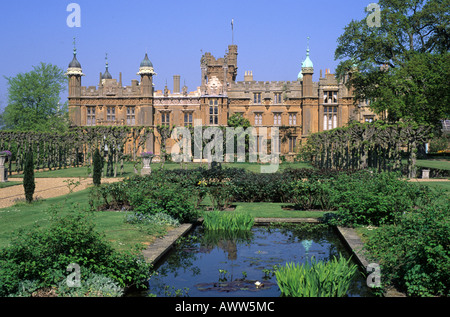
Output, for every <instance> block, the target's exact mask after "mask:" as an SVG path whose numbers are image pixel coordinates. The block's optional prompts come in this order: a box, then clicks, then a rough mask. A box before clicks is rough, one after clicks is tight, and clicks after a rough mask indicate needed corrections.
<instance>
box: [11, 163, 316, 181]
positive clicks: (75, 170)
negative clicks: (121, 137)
mask: <svg viewBox="0 0 450 317" xmlns="http://www.w3.org/2000/svg"><path fill="white" fill-rule="evenodd" d="M201 166H203V167H205V168H206V167H207V166H208V164H207V163H188V164H184V165H181V164H180V163H173V162H166V163H164V164H163V163H152V165H151V167H152V169H160V168H163V169H167V170H172V169H177V168H187V169H193V168H198V167H201ZM261 166H262V164H258V163H222V167H224V168H225V167H234V168H244V169H246V170H249V171H253V172H257V173H259V172H260V171H261ZM267 166H268V165H267ZM286 168H313V167H312V166H311V164H309V163H307V162H295V163H288V162H284V163H281V164H280V165H279V170H280V171H282V170H284V169H286ZM137 169H138V173H139V172H140V170H141V165H138V166H137ZM104 171H106V168H104ZM104 175H105V173H104ZM133 175H134V164H133V163H125V164H124V173H123V174H120V168H119V167H118V169H117V177H130V176H133ZM34 176H35V177H36V178H51V177H88V176H89V172H88V168H87V167H86V166H83V167H69V168H66V169H56V170H53V171H36V172H35V173H34ZM22 177H23V174H19V175H11V176H9V178H22Z"/></svg>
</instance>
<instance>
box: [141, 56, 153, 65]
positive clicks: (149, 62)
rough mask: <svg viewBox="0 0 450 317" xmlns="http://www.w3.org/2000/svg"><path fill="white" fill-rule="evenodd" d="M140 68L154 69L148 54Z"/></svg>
mask: <svg viewBox="0 0 450 317" xmlns="http://www.w3.org/2000/svg"><path fill="white" fill-rule="evenodd" d="M140 67H153V64H152V62H151V61H150V60H149V59H148V54H147V53H145V57H144V59H143V60H142V62H141V66H140Z"/></svg>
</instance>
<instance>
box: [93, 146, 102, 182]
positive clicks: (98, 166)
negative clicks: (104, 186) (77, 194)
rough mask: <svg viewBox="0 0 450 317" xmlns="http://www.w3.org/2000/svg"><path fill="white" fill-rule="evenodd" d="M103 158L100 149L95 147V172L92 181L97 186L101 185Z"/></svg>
mask: <svg viewBox="0 0 450 317" xmlns="http://www.w3.org/2000/svg"><path fill="white" fill-rule="evenodd" d="M102 169H103V160H102V157H101V156H100V152H99V150H98V149H95V152H94V157H93V174H92V182H93V183H94V185H96V186H100V184H101V178H102Z"/></svg>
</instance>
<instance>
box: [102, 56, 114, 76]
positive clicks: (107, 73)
mask: <svg viewBox="0 0 450 317" xmlns="http://www.w3.org/2000/svg"><path fill="white" fill-rule="evenodd" d="M105 68H106V70H105V73H104V74H103V76H102V79H112V76H111V74H110V73H109V71H108V68H109V66H108V53H106V56H105Z"/></svg>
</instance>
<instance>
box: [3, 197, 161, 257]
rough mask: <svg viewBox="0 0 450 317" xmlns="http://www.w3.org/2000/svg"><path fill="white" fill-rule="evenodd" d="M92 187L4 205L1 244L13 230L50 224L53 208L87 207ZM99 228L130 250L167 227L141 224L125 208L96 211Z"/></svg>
mask: <svg viewBox="0 0 450 317" xmlns="http://www.w3.org/2000/svg"><path fill="white" fill-rule="evenodd" d="M88 199H89V190H88V189H86V190H82V191H79V192H75V193H71V194H68V195H65V196H60V197H56V198H50V199H46V200H40V201H36V202H33V203H32V204H27V203H25V202H20V203H17V204H15V205H14V206H11V207H7V208H2V209H0V248H2V247H5V246H6V245H8V244H9V241H10V239H11V237H12V234H13V232H15V231H17V230H19V229H31V228H32V227H33V226H41V227H45V226H47V225H48V223H49V220H50V217H51V216H52V212H51V211H52V210H53V211H58V213H59V214H61V215H64V214H67V213H69V212H73V211H74V210H76V208H87V207H88ZM92 217H93V221H94V222H95V224H96V226H97V228H98V231H99V232H101V233H102V234H104V235H105V237H106V239H107V240H108V241H110V242H111V243H112V245H113V246H114V247H115V248H116V249H118V250H127V249H128V250H129V249H130V248H131V247H133V246H134V245H136V244H148V243H150V242H151V241H153V239H154V237H155V236H161V235H163V234H164V233H165V232H166V231H164V230H163V228H156V227H155V228H140V227H138V226H136V225H130V224H127V223H125V222H124V219H125V218H124V217H125V213H123V212H109V211H104V212H95V213H92Z"/></svg>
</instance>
